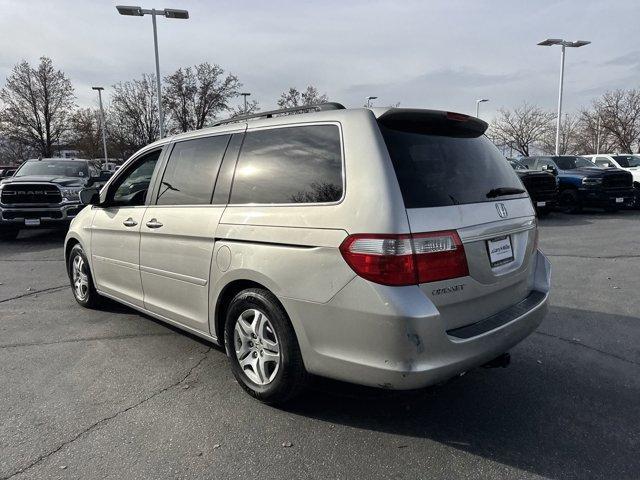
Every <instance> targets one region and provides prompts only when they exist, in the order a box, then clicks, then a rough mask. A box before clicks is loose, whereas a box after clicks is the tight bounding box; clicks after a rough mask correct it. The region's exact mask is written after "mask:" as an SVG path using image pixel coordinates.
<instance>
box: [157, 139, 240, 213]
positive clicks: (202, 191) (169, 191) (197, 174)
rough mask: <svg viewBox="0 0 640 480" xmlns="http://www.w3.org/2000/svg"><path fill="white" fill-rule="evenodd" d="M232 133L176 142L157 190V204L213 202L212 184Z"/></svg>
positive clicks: (214, 181)
mask: <svg viewBox="0 0 640 480" xmlns="http://www.w3.org/2000/svg"><path fill="white" fill-rule="evenodd" d="M229 138H231V135H218V136H215V137H205V138H197V139H195V140H187V141H185V142H179V143H176V144H175V146H174V147H173V150H172V151H171V156H170V157H169V161H168V162H167V167H166V168H165V171H164V175H163V176H162V182H161V183H160V188H159V190H158V199H157V204H158V205H200V204H207V203H211V196H212V195H213V186H214V185H215V183H216V176H217V175H218V170H219V169H220V163H221V162H222V157H223V156H224V152H225V150H226V148H227V144H228V143H229Z"/></svg>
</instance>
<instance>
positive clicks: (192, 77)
mask: <svg viewBox="0 0 640 480" xmlns="http://www.w3.org/2000/svg"><path fill="white" fill-rule="evenodd" d="M164 82H165V87H164V92H163V99H164V105H165V110H166V114H167V120H168V123H169V130H171V131H179V132H187V131H189V130H198V129H200V128H203V127H205V126H207V125H208V124H210V123H211V121H212V120H213V119H214V118H216V116H217V115H218V114H219V113H220V112H223V111H229V110H230V109H231V107H230V101H231V99H233V98H235V97H237V95H238V90H239V88H240V86H241V83H240V82H239V81H238V77H236V76H235V75H231V74H226V75H225V72H224V70H223V69H222V67H220V66H219V65H211V64H209V63H207V62H205V63H201V64H199V65H196V66H194V67H193V68H192V67H186V68H184V69H183V68H179V69H178V70H176V71H175V72H174V73H172V74H171V75H169V76H167V77H165V78H164Z"/></svg>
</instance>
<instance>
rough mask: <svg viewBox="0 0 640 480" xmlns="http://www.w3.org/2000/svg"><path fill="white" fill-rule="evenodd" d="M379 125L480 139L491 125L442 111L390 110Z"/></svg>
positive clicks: (466, 116)
mask: <svg viewBox="0 0 640 480" xmlns="http://www.w3.org/2000/svg"><path fill="white" fill-rule="evenodd" d="M378 124H380V125H382V126H384V127H387V128H390V129H391V130H400V131H403V132H411V133H428V134H433V135H452V136H461V137H479V136H481V135H482V134H484V132H486V130H487V127H488V126H489V124H488V123H487V122H485V121H483V120H480V119H479V118H476V117H471V116H469V115H464V114H462V113H454V112H445V111H442V110H423V109H420V108H390V109H389V110H387V111H386V112H384V113H383V114H382V115H380V116H379V117H378Z"/></svg>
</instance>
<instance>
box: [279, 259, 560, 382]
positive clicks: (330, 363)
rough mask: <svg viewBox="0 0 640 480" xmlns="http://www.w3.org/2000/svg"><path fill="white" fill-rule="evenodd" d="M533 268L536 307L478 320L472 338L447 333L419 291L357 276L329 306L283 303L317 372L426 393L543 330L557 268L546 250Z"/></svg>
mask: <svg viewBox="0 0 640 480" xmlns="http://www.w3.org/2000/svg"><path fill="white" fill-rule="evenodd" d="M533 263H534V265H533V267H534V271H533V272H532V273H533V276H532V279H531V286H532V295H534V296H535V298H534V300H535V301H531V302H529V303H525V304H523V305H521V306H520V307H518V305H514V306H512V307H510V308H509V309H507V310H505V311H503V312H499V313H498V314H496V315H494V316H492V317H490V318H488V319H485V320H483V321H482V322H485V324H484V325H478V324H480V323H482V322H478V324H474V325H476V326H475V327H474V328H475V330H474V331H471V332H469V331H467V332H466V334H465V335H461V334H460V332H459V331H458V332H456V331H452V330H450V331H449V332H447V330H446V328H445V326H444V324H443V322H442V320H441V318H440V315H439V313H438V310H437V308H436V307H435V306H434V305H433V303H432V302H431V301H430V300H429V299H428V298H427V297H426V296H425V295H424V294H423V293H422V292H421V290H420V289H419V287H417V286H416V287H385V286H382V285H376V284H373V283H371V282H367V281H366V280H363V279H361V278H359V277H357V278H355V279H353V280H352V281H351V282H350V283H349V284H348V285H347V286H346V287H345V288H344V289H343V290H342V291H340V292H339V293H338V294H337V295H336V296H335V297H334V298H333V299H332V300H331V301H330V302H328V303H326V304H313V303H310V302H302V301H297V300H291V299H286V298H285V299H281V300H282V302H283V304H284V306H285V308H286V309H287V311H288V312H289V315H290V316H291V320H292V322H293V324H294V328H295V329H296V333H297V335H298V340H299V343H300V348H301V350H302V355H303V358H304V362H305V366H306V367H307V369H308V370H309V371H310V372H311V373H314V374H317V375H321V376H326V377H330V378H335V379H338V380H343V381H348V382H351V383H357V384H362V385H369V386H377V387H382V388H390V389H414V388H421V387H425V386H428V385H433V384H435V383H439V382H441V381H443V380H446V379H448V378H450V377H453V376H455V375H458V374H460V373H462V372H464V371H466V370H469V369H471V368H474V367H477V366H480V365H482V364H484V363H486V362H488V361H490V360H492V359H494V358H496V357H497V356H499V355H500V354H502V353H504V352H506V351H508V350H509V349H511V348H512V347H513V346H514V345H516V344H517V343H519V342H520V341H522V340H523V339H524V338H526V337H527V336H528V335H530V334H531V333H532V332H533V331H534V330H535V329H536V327H537V326H538V325H539V324H540V322H541V321H542V319H543V318H544V316H545V314H546V311H547V299H548V292H549V281H550V264H549V262H548V260H547V259H546V257H544V255H542V253H540V252H538V253H537V255H536V256H535V257H534V259H533ZM521 303H522V302H521ZM493 317H500V318H493ZM456 330H462V329H456ZM469 333H470V334H469Z"/></svg>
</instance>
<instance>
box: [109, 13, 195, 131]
mask: <svg viewBox="0 0 640 480" xmlns="http://www.w3.org/2000/svg"><path fill="white" fill-rule="evenodd" d="M116 9H118V13H119V14H120V15H128V16H133V17H142V16H143V15H151V20H152V23H153V46H154V48H155V52H156V82H157V90H158V118H159V121H160V138H162V137H164V116H163V114H162V87H161V82H160V57H159V56H158V29H157V27H156V16H158V15H161V16H163V17H166V18H180V19H184V20H186V19H187V18H189V12H188V11H186V10H176V9H173V8H165V9H164V10H156V9H155V8H152V9H150V10H148V9H145V8H141V7H132V6H127V5H118V6H117V7H116Z"/></svg>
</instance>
